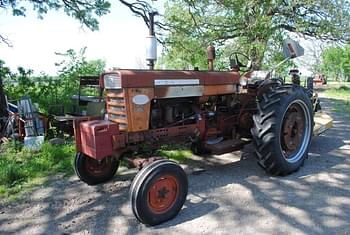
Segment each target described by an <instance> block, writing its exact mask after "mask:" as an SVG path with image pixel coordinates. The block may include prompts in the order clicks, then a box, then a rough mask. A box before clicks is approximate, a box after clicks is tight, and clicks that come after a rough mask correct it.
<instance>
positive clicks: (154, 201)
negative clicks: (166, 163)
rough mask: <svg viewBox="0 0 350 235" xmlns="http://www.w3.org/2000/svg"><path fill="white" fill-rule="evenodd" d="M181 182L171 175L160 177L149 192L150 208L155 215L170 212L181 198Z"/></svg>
mask: <svg viewBox="0 0 350 235" xmlns="http://www.w3.org/2000/svg"><path fill="white" fill-rule="evenodd" d="M179 189H180V187H179V181H178V180H177V179H176V178H175V177H174V176H171V175H166V176H161V177H159V178H158V179H157V180H156V181H155V182H154V183H153V184H152V186H151V187H150V189H149V190H148V207H149V208H150V210H151V211H152V212H153V213H155V214H161V213H165V212H166V211H168V210H169V209H170V208H171V207H172V206H173V205H174V204H175V202H176V200H177V198H178V197H179Z"/></svg>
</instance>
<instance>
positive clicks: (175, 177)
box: [130, 160, 188, 226]
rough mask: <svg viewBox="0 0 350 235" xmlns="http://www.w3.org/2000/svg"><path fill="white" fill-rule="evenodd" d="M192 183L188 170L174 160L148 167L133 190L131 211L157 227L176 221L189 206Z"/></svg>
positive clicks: (142, 172) (154, 163)
mask: <svg viewBox="0 0 350 235" xmlns="http://www.w3.org/2000/svg"><path fill="white" fill-rule="evenodd" d="M187 192H188V181H187V176H186V173H185V172H184V170H183V169H182V168H181V167H180V166H179V165H178V164H176V163H175V162H173V161H170V160H159V161H155V162H153V163H151V164H149V165H147V166H146V167H144V168H143V169H142V170H141V171H140V172H139V173H138V174H137V175H136V177H135V179H134V180H133V182H132V185H131V187H130V198H131V207H132V210H133V212H134V215H135V217H136V218H137V219H138V220H139V221H140V222H141V223H144V224H148V225H151V226H153V225H157V224H160V223H163V222H165V221H168V220H170V219H172V218H174V217H175V216H176V215H177V214H178V213H179V211H180V210H181V208H182V206H183V204H184V203H185V200H186V196H187Z"/></svg>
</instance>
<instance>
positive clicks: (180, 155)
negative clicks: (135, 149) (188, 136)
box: [157, 144, 193, 163]
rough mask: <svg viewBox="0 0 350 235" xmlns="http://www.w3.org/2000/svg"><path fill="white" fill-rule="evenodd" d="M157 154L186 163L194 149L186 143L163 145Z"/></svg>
mask: <svg viewBox="0 0 350 235" xmlns="http://www.w3.org/2000/svg"><path fill="white" fill-rule="evenodd" d="M157 155H159V156H162V157H166V158H169V159H172V160H175V161H177V162H179V163H186V161H187V159H188V158H189V157H191V156H192V155H193V153H192V151H191V150H190V149H189V148H187V147H186V146H185V145H180V144H176V145H162V146H161V148H160V149H159V150H157Z"/></svg>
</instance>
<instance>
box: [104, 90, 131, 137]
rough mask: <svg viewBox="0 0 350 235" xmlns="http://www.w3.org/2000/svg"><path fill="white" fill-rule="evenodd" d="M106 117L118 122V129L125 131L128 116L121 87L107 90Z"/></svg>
mask: <svg viewBox="0 0 350 235" xmlns="http://www.w3.org/2000/svg"><path fill="white" fill-rule="evenodd" d="M106 97H107V112H108V119H109V120H110V121H112V122H116V123H118V124H119V130H121V131H126V130H127V128H128V117H127V111H126V102H125V95H124V91H123V90H122V89H118V90H108V91H107V96H106Z"/></svg>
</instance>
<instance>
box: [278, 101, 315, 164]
mask: <svg viewBox="0 0 350 235" xmlns="http://www.w3.org/2000/svg"><path fill="white" fill-rule="evenodd" d="M310 135H311V115H310V111H309V108H308V106H307V105H306V104H305V103H304V102H303V101H301V100H295V101H293V102H292V103H290V104H289V105H288V107H287V109H286V111H285V113H284V115H283V119H282V124H281V135H280V143H281V145H280V146H281V151H282V153H283V157H284V159H285V160H286V161H288V162H289V163H295V162H297V161H299V160H300V159H301V158H302V157H303V156H304V154H305V152H306V150H307V148H308V146H309V142H310Z"/></svg>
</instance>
